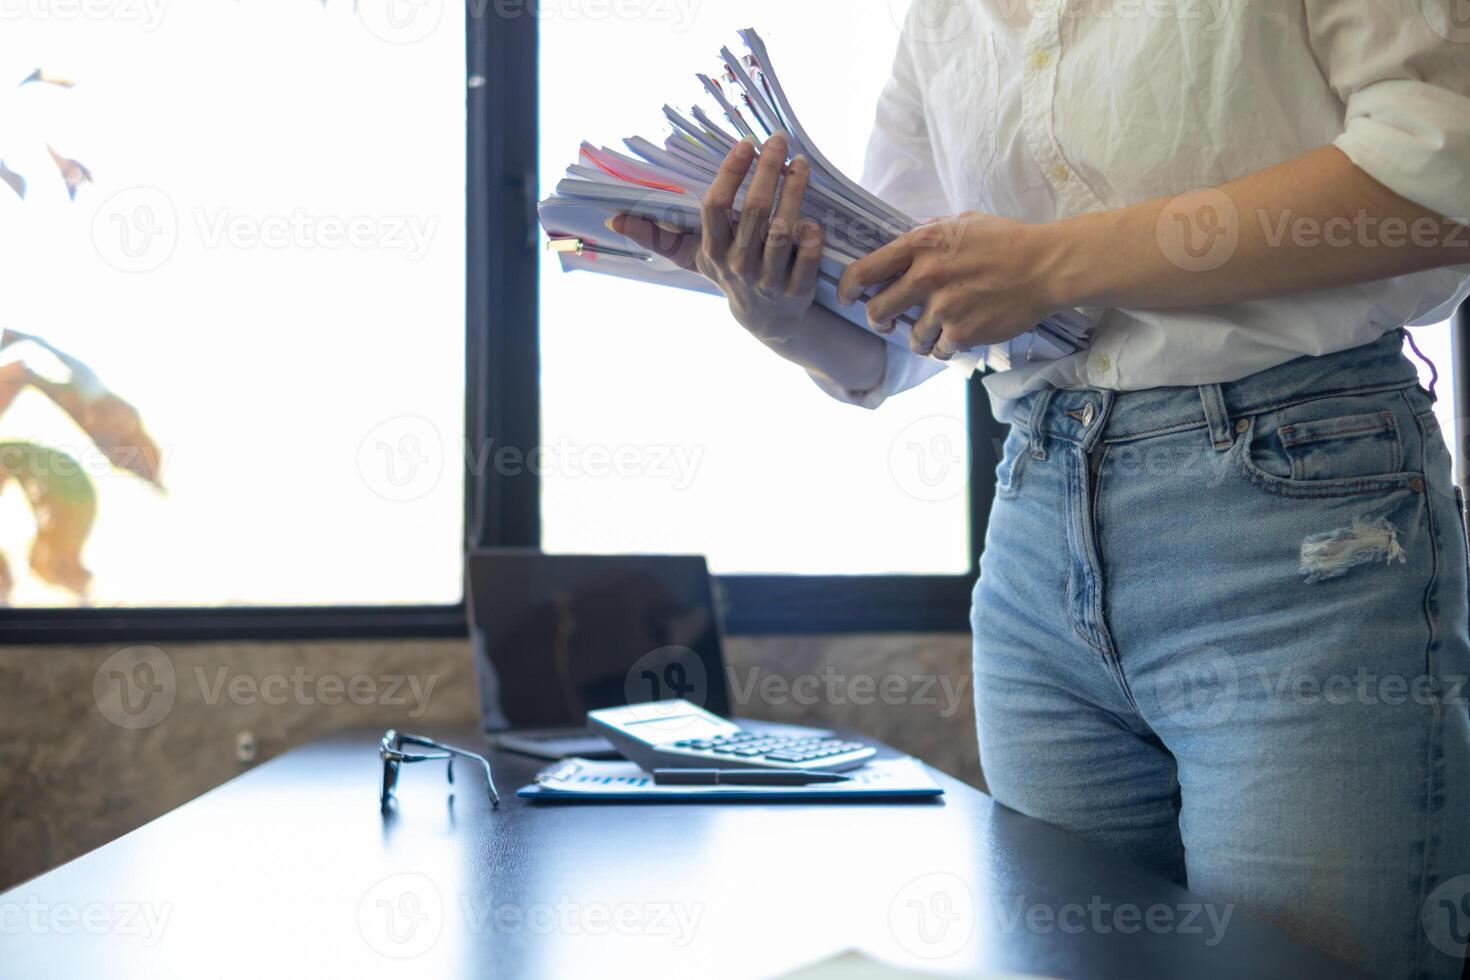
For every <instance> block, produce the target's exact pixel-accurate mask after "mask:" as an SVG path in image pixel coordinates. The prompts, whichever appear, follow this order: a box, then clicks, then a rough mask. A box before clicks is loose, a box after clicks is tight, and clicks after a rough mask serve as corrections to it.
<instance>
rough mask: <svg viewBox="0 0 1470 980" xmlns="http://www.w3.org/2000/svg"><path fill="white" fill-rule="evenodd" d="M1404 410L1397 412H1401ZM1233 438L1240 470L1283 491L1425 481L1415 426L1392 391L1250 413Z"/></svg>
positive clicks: (1333, 491)
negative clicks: (1417, 465)
mask: <svg viewBox="0 0 1470 980" xmlns="http://www.w3.org/2000/svg"><path fill="white" fill-rule="evenodd" d="M1401 414H1402V418H1401V417H1400V415H1401ZM1242 428H1243V431H1242V432H1240V433H1239V438H1238V439H1237V441H1236V446H1235V450H1234V453H1235V456H1236V462H1237V465H1238V466H1239V468H1240V470H1241V472H1242V473H1243V474H1244V475H1245V476H1246V478H1247V479H1248V480H1250V482H1252V483H1254V484H1255V485H1256V486H1258V487H1260V488H1261V489H1263V490H1267V491H1270V492H1274V493H1279V494H1282V495H1285V496H1299V497H1312V496H1348V495H1353V494H1366V493H1381V492H1385V491H1393V490H1404V489H1415V488H1417V489H1418V490H1422V489H1423V484H1424V478H1423V474H1422V473H1420V472H1416V471H1411V470H1409V469H1406V468H1405V465H1404V464H1405V460H1406V458H1408V459H1416V460H1417V459H1418V457H1419V454H1418V453H1417V452H1406V449H1417V445H1418V444H1417V442H1416V443H1415V444H1414V446H1412V447H1406V445H1405V441H1404V440H1405V439H1406V438H1413V439H1417V438H1418V436H1419V427H1418V425H1417V424H1416V423H1415V422H1414V420H1413V418H1412V416H1411V413H1410V412H1409V411H1408V409H1407V408H1406V406H1405V403H1404V401H1403V399H1402V397H1401V396H1400V395H1399V394H1398V393H1397V392H1386V393H1374V394H1370V395H1346V396H1335V397H1330V398H1323V399H1318V400H1315V401H1310V402H1304V403H1302V404H1298V405H1291V406H1287V407H1285V408H1278V409H1270V410H1267V411H1264V412H1261V413H1259V414H1257V415H1254V416H1250V417H1247V418H1246V419H1245V425H1244V426H1243V427H1242Z"/></svg>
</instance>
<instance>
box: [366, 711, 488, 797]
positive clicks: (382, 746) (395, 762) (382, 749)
mask: <svg viewBox="0 0 1470 980" xmlns="http://www.w3.org/2000/svg"><path fill="white" fill-rule="evenodd" d="M405 745H408V746H416V747H418V748H423V749H429V750H430V751H428V752H405V751H404V750H403V747H404V746H405ZM378 755H379V756H381V757H382V759H383V782H382V788H381V790H380V792H379V794H378V806H379V807H380V808H381V809H382V810H384V811H385V812H386V811H387V809H388V804H389V802H391V801H392V799H393V787H395V786H397V785H398V769H399V767H400V766H402V765H403V763H405V762H431V761H433V760H434V759H447V760H448V761H449V768H448V776H449V782H450V783H451V784H453V783H454V760H455V759H456V758H461V759H474V760H475V761H476V762H478V763H479V764H480V767H481V768H482V769H484V770H485V789H486V791H487V792H488V793H489V795H490V805H491V806H492V807H498V806H500V794H499V793H498V792H496V790H495V778H494V777H493V776H491V775H490V762H489V760H487V759H486V758H485V757H484V756H482V755H477V754H475V753H474V752H470V751H467V750H465V749H460V748H455V747H454V746H453V745H445V744H444V743H443V742H436V741H434V740H433V739H432V738H424V737H423V736H422V735H409V734H407V733H404V732H397V731H394V730H393V729H391V728H390V729H388V730H387V731H386V732H384V733H383V740H382V741H381V742H379V743H378Z"/></svg>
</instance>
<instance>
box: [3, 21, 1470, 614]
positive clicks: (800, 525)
mask: <svg viewBox="0 0 1470 980" xmlns="http://www.w3.org/2000/svg"><path fill="white" fill-rule="evenodd" d="M905 6H906V5H905V4H904V3H894V2H890V0H846V2H844V3H843V4H842V5H841V8H842V17H841V18H833V17H832V10H833V9H834V7H833V6H832V5H830V4H820V5H818V4H798V3H790V2H780V3H778V2H776V0H747V2H746V3H744V4H740V5H721V6H720V7H719V9H714V8H712V7H711V6H710V5H691V4H684V3H676V2H664V0H643V2H642V3H634V4H632V5H631V6H630V5H629V4H583V3H567V4H558V3H546V4H540V5H532V4H519V3H509V4H505V5H499V6H486V5H484V4H471V5H470V14H471V16H470V17H469V19H468V21H467V22H466V21H464V20H461V19H459V16H458V9H457V7H456V5H454V4H449V3H445V2H443V0H427V2H416V3H412V4H401V3H398V2H397V0H375V2H364V3H361V4H358V3H356V2H354V0H326V2H324V3H323V2H319V0H280V2H277V3H272V4H266V5H259V4H224V5H199V6H194V7H191V6H189V5H178V4H169V5H160V4H145V3H117V4H105V3H104V4H95V5H90V6H88V5H66V4H54V5H50V6H46V5H42V6H33V7H32V8H29V10H28V14H27V17H26V19H25V20H23V21H22V20H16V19H12V18H3V15H0V19H5V21H6V28H5V29H6V39H7V41H8V42H9V43H8V45H7V46H6V48H5V50H4V51H0V220H3V221H4V222H5V227H6V234H5V235H3V236H0V263H3V268H4V270H5V273H6V288H5V289H4V290H3V291H0V329H3V330H6V331H10V333H8V334H7V335H6V341H7V342H6V343H5V345H4V346H3V348H0V474H3V479H0V555H3V556H4V558H5V559H6V564H5V566H4V574H3V575H0V586H4V587H5V588H6V589H7V590H8V599H9V603H10V605H11V606H12V608H11V609H9V610H7V611H6V612H5V613H4V615H3V616H0V627H3V637H4V638H6V639H11V640H16V639H19V640H34V639H36V638H37V637H38V636H50V637H55V638H63V639H69V640H85V639H89V638H91V639H109V640H110V639H116V638H118V637H119V636H122V635H128V634H129V633H130V632H131V633H132V634H134V635H147V636H150V637H163V636H204V637H208V636H226V637H239V636H250V635H257V636H259V635H278V636H291V637H295V636H321V635H332V636H336V635H351V634H355V633H361V632H368V633H396V634H402V635H425V634H460V635H462V634H463V632H464V610H463V603H462V595H463V589H462V584H461V569H462V552H463V547H464V543H465V542H466V541H469V542H470V543H474V544H481V545H539V546H543V547H546V548H547V549H548V550H552V551H562V552H571V551H577V552H619V551H674V552H703V553H706V554H708V555H709V557H710V562H711V566H712V568H713V569H714V571H715V572H717V573H718V574H720V575H721V576H722V583H723V585H724V591H725V594H726V597H727V599H728V600H729V604H730V609H731V613H732V615H731V617H730V621H729V626H730V627H731V628H732V629H733V630H736V631H741V630H744V631H752V632H762V631H773V630H813V631H814V630H824V631H831V630H843V629H851V630H858V629H885V628H887V629H892V628H901V629H964V628H965V624H966V610H967V608H968V594H969V589H970V582H971V578H972V574H973V568H974V561H975V557H976V555H977V554H978V551H979V547H980V542H981V540H982V538H983V532H984V519H985V515H986V513H987V512H988V509H989V504H990V494H991V487H992V481H991V474H992V472H993V469H994V466H995V463H996V459H995V457H996V455H997V453H998V450H999V446H1000V440H1001V437H1002V436H1003V435H1004V432H1003V430H1000V429H999V428H998V427H997V426H996V425H995V423H994V422H993V421H992V420H991V419H990V417H989V413H988V408H987V407H986V405H985V400H984V397H983V393H982V392H981V391H980V389H979V386H978V382H977V381H974V380H971V381H968V382H966V381H965V380H964V379H962V378H960V377H959V375H958V374H956V373H951V374H948V375H946V376H943V377H941V378H939V379H936V380H935V381H933V382H931V383H929V384H927V385H925V386H923V387H921V388H920V389H918V390H916V391H913V392H910V393H907V394H905V395H902V396H900V397H898V398H896V399H894V400H893V401H891V402H890V403H889V404H888V405H887V406H885V408H884V410H883V411H882V412H879V413H867V412H862V411H859V410H856V409H852V408H849V407H847V406H843V405H840V404H837V403H836V402H833V401H831V400H829V399H827V398H826V397H825V396H823V395H821V394H820V393H819V392H817V391H816V389H815V388H814V387H813V386H812V385H811V383H810V381H809V380H807V379H806V378H805V377H804V376H803V375H802V374H801V372H799V371H797V370H796V369H794V368H792V367H791V366H789V365H786V364H784V363H781V362H780V361H779V360H777V359H776V358H774V357H773V356H771V355H770V354H769V353H767V352H766V351H764V350H763V349H761V348H760V347H759V345H758V344H757V343H756V342H755V341H754V340H752V339H750V338H748V337H747V336H745V335H744V334H743V333H742V332H741V331H740V329H739V328H738V327H737V326H735V325H734V324H733V323H732V322H731V321H730V320H729V318H728V316H727V314H726V312H725V310H724V309H723V305H722V304H721V303H720V301H718V300H715V299H710V298H708V297H703V296H696V295H681V294H677V293H672V292H667V291H661V290H658V289H655V288H653V287H646V288H643V287H638V286H636V285H631V284H626V283H620V282H616V281H613V280H606V279H600V278H598V277H596V276H590V275H585V274H577V275H575V276H565V275H563V274H562V273H561V272H560V270H559V268H558V267H557V266H556V264H555V262H554V261H553V260H552V259H551V258H549V257H548V256H546V255H545V253H544V252H542V251H541V250H540V248H539V240H540V236H539V233H538V230H537V229H536V228H535V226H534V220H533V217H532V205H533V204H534V202H535V200H536V199H537V197H538V196H539V193H538V192H544V191H546V190H548V189H549V188H550V186H551V185H552V184H553V183H554V182H555V181H556V180H557V179H559V177H560V175H561V172H562V170H563V168H564V167H565V165H566V164H567V163H568V162H569V161H570V160H571V158H572V156H573V154H574V153H575V151H576V147H577V145H578V143H579V142H580V140H582V139H583V138H587V139H592V140H594V141H597V142H601V143H608V144H616V142H617V141H618V140H619V139H621V138H622V137H624V136H629V135H634V134H641V135H646V136H650V137H652V136H657V135H658V134H659V133H660V132H662V120H661V118H660V116H659V108H660V106H661V105H662V104H663V103H664V102H671V103H683V102H688V101H691V100H693V99H695V98H697V96H698V93H697V91H696V90H695V83H694V80H693V75H694V73H695V72H696V71H700V70H708V69H709V67H710V65H711V62H712V60H713V56H714V53H715V52H716V51H717V50H718V48H719V47H720V46H721V45H724V44H735V43H736V41H735V36H734V35H735V31H736V30H737V29H738V28H741V27H745V26H749V25H751V24H758V25H760V27H761V30H762V33H763V35H764V36H765V37H766V39H767V41H768V42H769V43H770V45H771V48H772V53H773V55H774V56H775V57H777V58H779V59H780V60H781V69H782V75H783V78H784V79H785V81H786V83H787V85H788V87H789V88H790V90H791V92H792V94H793V96H794V98H795V100H796V102H797V106H798V108H799V109H800V111H801V112H802V115H803V119H804V122H805V123H806V124H807V125H808V126H809V127H810V128H811V130H812V132H813V134H814V136H815V138H816V140H817V141H818V142H819V143H820V144H821V146H822V147H823V149H824V151H825V152H827V153H828V154H829V155H830V156H831V157H832V158H833V159H834V161H835V162H836V163H837V164H838V165H839V166H841V167H842V168H843V169H845V170H847V171H848V172H849V173H851V174H853V175H854V176H856V175H857V174H858V173H859V172H860V171H861V159H862V154H863V148H864V143H865V141H866V139H867V135H868V131H869V127H870V124H871V116H872V113H873V106H874V104H875V101H876V98H877V94H878V91H879V88H880V87H881V86H882V84H883V83H884V80H885V76H886V71H887V66H888V64H889V60H890V58H891V56H892V52H893V48H894V45H895V43H896V38H897V31H898V23H899V21H900V20H901V18H902V15H903V13H904V8H905ZM43 8H44V9H43ZM486 11H489V13H488V14H487V13H486ZM477 14H478V16H477ZM818 36H820V37H823V38H826V39H828V40H827V43H823V44H820V45H814V44H812V43H811V41H810V39H811V38H813V37H818ZM7 73H9V74H7ZM7 78H13V79H14V80H15V81H16V82H17V83H18V82H21V81H22V80H25V83H24V84H16V85H13V86H12V85H10V84H9V83H7V82H6V81H5V80H6V79H7ZM601 79H616V80H617V83H616V84H599V80H601ZM466 324H467V325H468V329H466ZM1416 336H1417V337H1418V338H1419V341H1420V346H1421V347H1423V348H1424V349H1425V352H1426V353H1427V354H1429V356H1430V357H1431V358H1433V359H1434V361H1435V363H1436V364H1437V365H1438V366H1439V369H1440V374H1441V378H1440V393H1441V403H1440V407H1441V414H1442V418H1443V421H1444V423H1445V429H1446V431H1447V432H1454V433H1456V439H1457V440H1458V439H1459V438H1461V435H1460V434H1459V433H1458V432H1457V431H1456V428H1455V424H1454V423H1455V417H1456V415H1457V414H1458V415H1461V416H1463V415H1464V414H1465V412H1464V411H1461V412H1459V413H1457V412H1456V411H1455V410H1454V408H1453V399H1452V398H1451V397H1450V391H1451V386H1452V383H1453V382H1452V379H1453V377H1454V375H1455V374H1458V373H1459V372H1458V371H1455V370H1454V369H1453V359H1452V357H1451V352H1450V349H1449V344H1448V338H1449V332H1448V331H1447V330H1444V329H1442V328H1426V329H1424V330H1421V331H1417V332H1416ZM1458 353H1459V354H1460V355H1462V357H1467V356H1470V348H1465V347H1462V348H1461V350H1460V351H1459V352H1458ZM91 372H95V376H96V378H97V379H99V380H100V382H101V383H104V384H105V385H106V386H107V388H108V389H110V390H111V391H112V392H115V393H116V394H117V395H118V396H120V397H121V398H122V399H125V400H126V402H127V403H129V404H130V405H131V406H132V407H133V408H135V409H136V411H137V413H138V417H139V418H140V419H141V424H142V426H143V427H144V429H145V430H146V432H147V434H148V438H147V439H144V438H141V437H139V436H138V435H137V434H136V433H134V432H132V431H131V430H130V429H129V425H130V423H131V421H132V417H131V416H130V415H129V409H128V408H126V407H121V406H117V405H112V406H110V407H109V408H108V411H104V412H103V413H102V414H101V415H98V414H97V412H98V411H99V409H98V407H97V406H98V403H97V402H96V400H95V396H96V395H97V393H98V390H99V389H97V387H96V385H95V384H92V373H91ZM1461 377H1464V375H1461ZM78 381H80V382H82V384H81V385H80V386H78V385H76V384H75V382H78ZM58 385H59V387H57V386H58ZM48 386H50V388H49V390H50V392H51V395H50V396H48V394H47V390H48ZM83 396H87V397H83ZM89 412H90V414H89ZM17 447H19V448H17ZM504 450H509V451H510V454H509V455H505V454H504V453H503V451H504ZM155 451H156V456H155V455H153V454H154V453H155ZM42 478H45V479H53V478H54V480H55V481H56V485H55V487H52V488H50V491H51V492H53V496H52V497H50V498H48V501H49V503H54V504H56V507H54V508H51V509H49V510H48V509H46V508H43V510H45V511H46V514H45V516H47V517H48V518H49V517H51V516H54V515H55V513H57V512H59V511H58V508H60V509H61V510H64V509H65V508H64V507H62V506H61V505H63V504H67V505H71V504H75V503H76V502H77V501H80V502H81V506H80V508H79V509H77V511H76V512H77V514H80V515H81V517H82V518H84V519H85V517H86V516H87V514H88V508H87V501H88V500H89V499H91V497H92V496H95V504H96V514H95V520H94V522H93V523H92V525H91V527H90V534H89V535H88V536H86V538H85V540H83V539H81V538H79V537H78V536H77V528H78V527H80V526H82V525H84V524H85V520H83V521H82V523H81V524H76V523H72V524H61V525H57V528H59V530H58V529H57V528H53V529H52V530H53V531H54V532H55V533H54V536H53V537H51V538H49V539H47V540H46V541H45V542H43V543H44V545H45V546H46V547H45V548H43V549H42V550H43V552H44V554H43V556H42V557H43V560H42V561H41V562H39V564H41V565H42V566H47V562H50V563H51V564H50V566H48V567H45V568H44V571H45V574H40V573H38V572H36V571H35V570H33V569H31V568H29V567H28V562H29V560H30V559H29V556H30V555H31V553H32V547H33V544H34V542H35V541H36V539H37V537H38V524H37V520H36V517H35V514H34V513H33V508H32V507H31V505H30V503H29V500H28V493H37V492H40V490H38V486H39V484H38V481H39V480H41V479H42ZM151 479H156V481H157V482H158V483H161V484H162V486H163V487H164V488H165V490H166V492H160V491H159V490H158V489H157V488H155V487H154V486H153V485H152V483H150V480H151ZM86 488H90V490H88V489H86ZM40 489H46V488H40ZM59 490H66V491H68V492H69V493H70V496H67V494H65V493H59V492H57V491H59ZM58 545H61V546H68V545H72V546H74V545H81V547H80V549H79V550H77V549H75V548H73V551H71V552H68V551H67V550H66V547H60V548H58ZM47 549H49V551H48V550H47ZM58 554H60V555H61V556H62V559H61V560H58V559H57V555H58ZM68 557H71V558H73V559H75V560H74V561H73V565H75V567H71V566H69V565H67V563H66V561H65V559H66V558H68ZM83 568H85V569H86V572H85V573H84V572H83V571H82V569H83ZM79 607H88V608H79ZM38 630H41V631H45V632H43V633H38V632H37V631H38Z"/></svg>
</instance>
